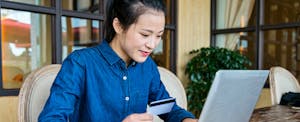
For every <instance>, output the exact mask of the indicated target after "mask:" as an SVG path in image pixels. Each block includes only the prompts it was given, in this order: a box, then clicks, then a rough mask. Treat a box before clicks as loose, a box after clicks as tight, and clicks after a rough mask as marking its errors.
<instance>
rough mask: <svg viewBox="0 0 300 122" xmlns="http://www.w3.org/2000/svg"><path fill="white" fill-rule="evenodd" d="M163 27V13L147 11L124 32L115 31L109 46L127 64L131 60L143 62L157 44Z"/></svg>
mask: <svg viewBox="0 0 300 122" xmlns="http://www.w3.org/2000/svg"><path fill="white" fill-rule="evenodd" d="M164 27H165V15H164V13H163V12H160V11H155V10H148V11H146V12H145V13H144V14H142V15H140V16H139V17H138V19H137V22H135V23H134V24H132V25H130V26H129V28H128V29H127V30H126V31H124V30H122V31H121V32H120V33H119V32H118V31H116V36H115V38H114V39H113V41H112V42H111V46H112V48H113V49H114V50H115V51H116V53H117V54H118V55H119V56H120V57H121V58H122V59H123V60H124V61H125V62H126V63H127V64H128V63H129V61H130V60H131V59H132V60H134V61H136V62H144V61H145V60H146V58H147V57H148V56H149V55H150V54H151V53H152V51H153V50H154V48H155V47H156V46H157V45H158V44H159V42H160V40H161V37H162V35H163V32H164ZM115 30H116V28H115Z"/></svg>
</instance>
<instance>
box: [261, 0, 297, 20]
mask: <svg viewBox="0 0 300 122" xmlns="http://www.w3.org/2000/svg"><path fill="white" fill-rule="evenodd" d="M264 7H265V9H264V23H265V24H281V23H291V22H300V1H299V0H284V1H282V0H265V4H264Z"/></svg>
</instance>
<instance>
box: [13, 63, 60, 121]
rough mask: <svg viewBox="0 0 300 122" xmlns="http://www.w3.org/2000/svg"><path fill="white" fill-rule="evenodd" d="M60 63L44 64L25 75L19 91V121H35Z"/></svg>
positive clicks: (48, 93)
mask: <svg viewBox="0 0 300 122" xmlns="http://www.w3.org/2000/svg"><path fill="white" fill-rule="evenodd" d="M60 67H61V65H60V64H52V65H48V66H44V67H42V68H40V69H38V70H36V71H34V72H32V73H30V74H29V76H28V77H26V79H25V82H24V84H23V85H22V87H21V89H20V93H19V112H18V114H19V115H18V116H19V122H37V121H38V120H37V118H38V116H39V114H40V112H41V111H42V109H43V107H44V105H45V103H46V100H47V99H48V96H49V95H50V88H51V86H52V83H53V81H54V78H55V77H56V75H57V73H58V71H59V70H60Z"/></svg>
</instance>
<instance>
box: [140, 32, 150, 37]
mask: <svg viewBox="0 0 300 122" xmlns="http://www.w3.org/2000/svg"><path fill="white" fill-rule="evenodd" d="M141 35H142V36H143V37H148V36H149V35H148V34H142V33H141Z"/></svg>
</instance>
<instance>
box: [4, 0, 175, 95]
mask: <svg viewBox="0 0 300 122" xmlns="http://www.w3.org/2000/svg"><path fill="white" fill-rule="evenodd" d="M105 1H106V0H3V1H1V2H0V6H1V8H0V14H1V55H2V57H1V64H2V65H1V66H2V69H1V78H2V80H1V83H0V96H3V95H18V92H19V88H20V86H21V85H22V83H23V82H24V80H25V78H26V76H28V75H29V74H30V73H31V72H32V71H33V70H35V69H37V68H40V67H42V66H45V65H48V64H57V63H62V61H63V60H64V59H65V58H66V56H67V55H68V54H70V53H71V52H72V51H74V50H77V49H81V48H86V47H90V46H94V45H97V44H99V43H100V42H101V41H102V39H103V21H104V19H103V18H104V8H105V6H104V5H105ZM164 1H165V3H166V6H167V18H166V28H165V33H164V35H163V39H162V41H161V44H160V46H159V47H158V48H157V49H155V51H154V53H153V54H152V55H151V56H152V57H153V58H154V60H155V61H156V62H157V64H158V65H160V66H163V67H166V68H169V69H171V70H172V71H174V72H175V69H176V67H175V66H176V61H175V59H176V57H175V53H176V51H175V50H174V49H176V38H175V34H176V26H175V25H176V23H175V22H176V21H175V19H176V16H175V15H176V13H175V12H176V10H175V9H176V8H175V7H176V1H175V0H164Z"/></svg>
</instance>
